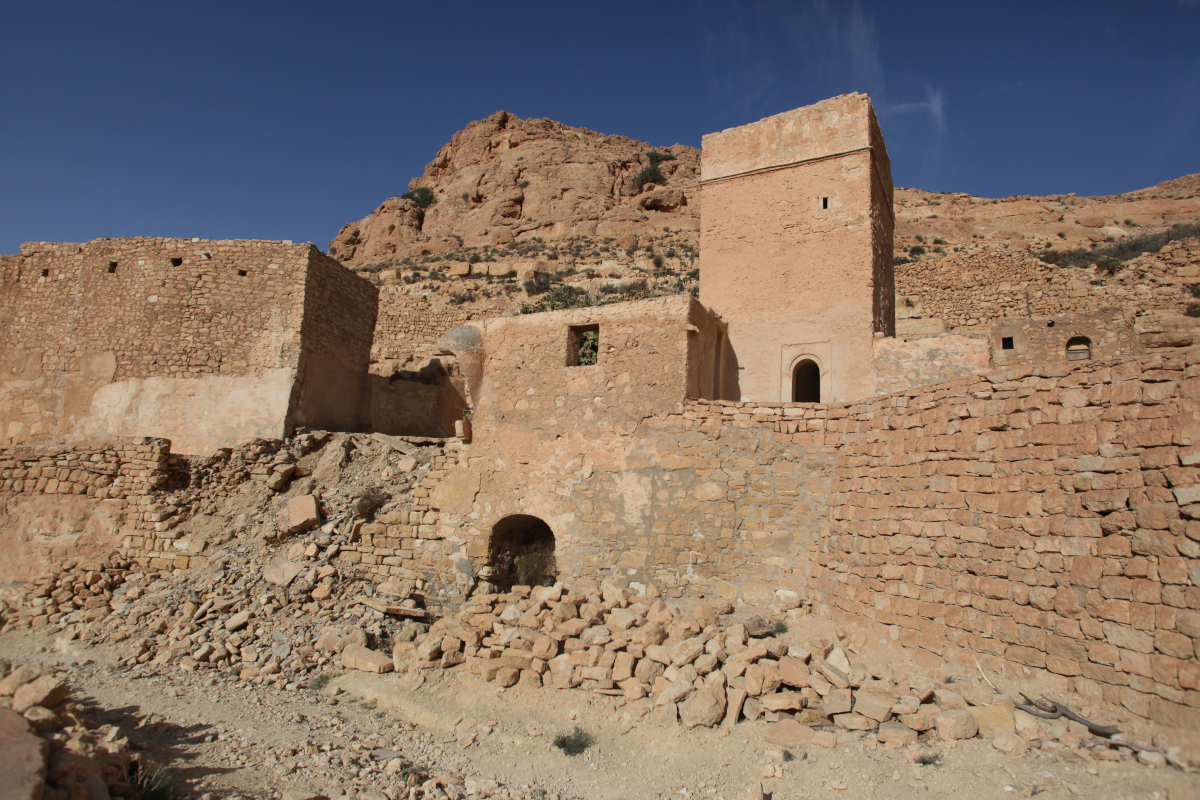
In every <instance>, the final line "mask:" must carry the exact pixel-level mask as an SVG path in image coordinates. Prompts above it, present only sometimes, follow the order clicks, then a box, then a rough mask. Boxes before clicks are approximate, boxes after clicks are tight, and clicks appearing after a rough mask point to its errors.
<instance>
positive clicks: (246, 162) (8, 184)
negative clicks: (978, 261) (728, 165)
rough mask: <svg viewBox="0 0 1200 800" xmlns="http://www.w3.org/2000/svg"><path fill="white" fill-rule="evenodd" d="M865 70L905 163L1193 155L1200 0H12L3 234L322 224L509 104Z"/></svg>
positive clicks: (1126, 181)
mask: <svg viewBox="0 0 1200 800" xmlns="http://www.w3.org/2000/svg"><path fill="white" fill-rule="evenodd" d="M851 91H865V92H867V93H869V94H870V95H871V97H872V99H873V100H874V102H875V105H876V108H877V110H878V112H879V115H880V118H881V121H882V124H883V129H884V135H885V136H886V138H887V143H888V150H889V153H890V155H891V159H892V168H893V173H894V177H895V182H896V185H898V186H912V187H918V188H923V189H931V190H942V191H964V192H970V193H972V194H976V195H983V196H989V197H1004V196H1008V195H1012V194H1050V193H1066V192H1078V193H1079V194H1081V195H1083V194H1111V193H1116V192H1122V191H1128V190H1132V189H1137V188H1142V187H1145V186H1149V185H1152V184H1154V183H1157V182H1159V181H1162V180H1167V179H1170V178H1176V177H1179V176H1181V175H1185V174H1188V173H1192V172H1198V171H1200V0H1141V1H1140V2H1106V1H1105V0H1089V1H1087V2H1085V1H1083V0H1079V1H1078V2H1076V1H1074V0H1056V1H1055V2H1045V1H1044V0H1043V1H1042V2H1023V1H1022V0H1009V1H1008V2H985V1H984V0H978V1H977V2H969V3H968V2H915V1H914V2H894V1H893V2H866V1H865V0H864V1H863V2H731V1H730V0H726V1H725V2H694V3H684V2H651V1H650V0H643V2H631V3H626V2H617V1H615V0H606V1H605V2H590V3H574V2H567V1H566V0H562V1H561V2H553V3H535V2H520V1H519V0H518V2H514V3H507V4H499V3H494V2H493V3H469V2H461V3H454V2H443V3H429V2H423V3H409V2H400V1H398V0H395V1H393V2H380V3H354V2H341V3H333V2H325V3H317V2H304V1H303V0H296V1H295V2H286V3H285V2H275V3H260V2H253V1H252V0H245V1H244V2H237V3H226V2H219V1H217V0H210V2H205V3H188V2H167V3H163V2H157V3H139V2H111V3H95V2H88V3H83V2H53V1H52V0H51V1H44V2H43V1H39V2H36V3H20V2H15V0H3V2H2V3H0V103H2V108H3V113H4V115H3V123H2V124H0V252H4V253H14V252H17V249H18V247H19V245H20V243H21V242H23V241H36V240H51V241H84V240H87V239H92V238H96V237H104V236H114V237H115V236H142V235H145V236H181V237H191V236H200V237H204V238H260V239H293V240H296V241H313V242H316V243H317V244H318V245H320V246H322V247H324V246H326V245H327V244H328V243H329V240H330V239H332V238H333V236H334V235H335V234H336V233H337V230H338V228H339V227H340V226H341V225H342V224H344V223H345V222H348V221H350V220H355V219H359V218H361V217H363V216H365V215H366V214H367V213H369V212H370V211H371V210H373V209H374V208H375V207H376V206H377V205H378V204H379V203H380V202H381V201H382V200H384V199H385V198H387V197H390V196H393V195H396V194H400V193H402V192H404V191H406V190H407V184H408V181H409V179H410V178H412V177H415V176H417V175H419V174H420V173H421V171H422V170H423V168H424V165H425V164H426V163H427V162H428V161H429V160H431V159H432V157H433V155H434V153H435V152H436V151H437V149H438V148H439V147H441V146H442V145H443V144H444V143H445V142H446V141H448V140H449V138H450V136H451V135H452V134H453V133H454V132H455V131H457V130H460V129H461V128H462V127H463V126H464V125H466V123H467V122H469V121H471V120H474V119H480V118H483V117H485V116H487V115H489V114H491V113H492V112H494V111H497V110H500V109H504V110H507V111H509V112H512V113H514V114H516V115H518V116H521V117H551V118H553V119H557V120H560V121H562V122H565V123H568V124H571V125H579V126H584V127H588V128H591V129H593V130H597V131H602V132H604V133H616V134H624V135H626V136H631V137H634V138H637V139H642V140H645V141H648V142H650V143H651V144H653V145H655V146H667V145H671V144H674V143H676V142H682V143H684V144H690V145H696V146H699V144H700V137H701V136H702V135H703V134H705V133H709V132H712V131H716V130H721V129H723V128H727V127H730V126H733V125H740V124H743V123H746V122H752V121H754V120H756V119H759V118H761V117H764V116H767V115H770V114H774V113H778V112H780V111H785V110H788V109H791V108H795V107H797V106H801V105H806V104H808V103H812V102H816V101H818V100H821V99H823V98H825V97H829V96H832V95H836V94H841V93H844V92H851Z"/></svg>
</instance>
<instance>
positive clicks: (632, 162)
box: [329, 111, 700, 268]
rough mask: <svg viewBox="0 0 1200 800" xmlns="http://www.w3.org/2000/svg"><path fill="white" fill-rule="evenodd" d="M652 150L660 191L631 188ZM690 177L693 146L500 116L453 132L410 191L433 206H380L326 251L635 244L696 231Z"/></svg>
mask: <svg viewBox="0 0 1200 800" xmlns="http://www.w3.org/2000/svg"><path fill="white" fill-rule="evenodd" d="M651 151H656V152H659V153H663V154H665V155H667V156H673V159H670V160H664V161H661V162H660V163H659V164H658V168H659V170H660V171H661V172H662V175H663V177H664V178H665V179H666V180H665V184H653V183H648V184H645V185H643V186H641V187H638V186H637V183H636V181H635V179H636V177H637V175H638V173H639V172H641V171H642V170H643V169H644V168H646V167H648V166H650V160H649V157H648V155H647V154H648V153H650V152H651ZM699 173H700V151H699V150H697V149H696V148H694V147H687V146H686V145H674V146H672V147H657V148H656V147H653V146H651V145H649V144H647V143H645V142H639V141H636V140H634V139H629V138H626V137H624V136H608V135H605V134H602V133H596V132H595V131H590V130H587V129H586V128H573V127H571V126H569V125H564V124H562V123H561V122H555V121H553V120H549V119H519V118H517V117H514V116H513V115H511V114H509V113H507V112H504V111H499V112H497V113H495V114H493V115H492V116H490V117H488V118H487V119H484V120H479V121H477V122H472V123H471V124H469V125H468V126H467V127H466V128H464V129H463V130H462V131H459V132H458V133H456V134H455V135H454V136H453V137H452V138H451V139H450V142H449V144H447V145H446V146H445V147H443V148H442V149H441V150H439V151H438V154H437V156H436V157H434V159H433V161H431V162H430V163H429V165H428V166H426V167H425V174H423V175H422V176H421V177H419V178H415V179H413V180H412V181H411V182H410V183H409V189H410V190H413V189H418V188H420V187H427V188H429V189H430V190H432V192H433V193H434V197H435V198H436V202H435V203H434V204H433V205H431V206H429V207H428V208H424V209H422V208H419V207H418V205H417V204H416V203H414V202H413V201H411V200H405V199H401V198H397V197H393V198H391V199H389V200H386V201H385V202H384V203H383V204H382V205H381V206H380V207H379V208H378V209H376V210H375V211H374V212H373V213H371V214H370V215H368V216H367V217H365V218H364V219H362V220H359V221H358V222H351V223H349V224H347V225H346V226H344V227H343V228H342V230H341V231H340V232H339V233H338V235H337V238H335V239H334V240H333V242H332V243H331V244H330V246H329V252H330V255H332V256H334V257H335V258H337V259H339V260H340V261H341V262H342V263H343V264H346V265H347V266H350V267H352V268H353V267H362V266H368V265H374V264H379V263H386V262H399V261H402V260H403V259H404V258H407V257H412V256H420V255H426V254H430V253H440V252H447V251H450V250H455V249H458V248H459V247H460V246H466V247H483V246H486V245H492V246H503V245H507V244H510V243H512V242H514V241H522V240H529V239H532V238H533V237H539V238H541V239H545V240H559V239H567V238H571V237H596V238H601V239H603V238H606V237H611V238H613V239H618V238H621V239H630V240H631V241H636V240H637V238H638V237H639V236H641V235H644V234H648V233H655V232H662V231H663V230H664V229H665V228H666V229H671V230H674V231H680V230H683V231H697V230H698V229H699V215H700V207H699V193H698V192H697V182H698V180H699Z"/></svg>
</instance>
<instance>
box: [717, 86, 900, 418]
mask: <svg viewBox="0 0 1200 800" xmlns="http://www.w3.org/2000/svg"><path fill="white" fill-rule="evenodd" d="M703 146H704V149H703V152H702V155H701V173H700V179H701V192H702V195H701V196H702V204H701V208H702V211H701V216H700V227H701V232H700V300H701V302H703V303H704V304H705V305H706V306H708V307H709V308H710V309H712V310H713V311H715V312H717V313H718V314H720V315H721V317H722V318H723V319H724V321H725V322H726V323H727V324H728V335H729V341H728V347H729V350H731V351H732V354H733V356H734V359H735V364H729V363H728V359H727V361H726V367H725V369H724V370H723V376H722V380H721V383H722V387H721V396H722V397H723V398H725V399H741V400H753V401H761V402H791V401H809V402H817V401H819V402H823V403H832V402H844V401H852V400H860V399H863V398H865V397H871V396H872V395H874V394H875V372H874V368H873V366H872V351H873V347H874V345H873V342H874V339H875V337H876V336H893V335H895V328H896V321H895V318H896V315H895V308H894V304H895V299H894V298H895V286H894V279H893V275H892V231H893V225H894V217H893V208H892V171H891V166H890V163H889V161H888V154H887V148H886V147H885V146H884V142H883V134H882V132H881V131H880V129H879V122H878V120H876V118H875V111H874V109H873V108H872V107H871V100H870V98H868V97H867V96H866V95H864V94H847V95H842V96H840V97H834V98H830V99H829V100H824V101H822V102H820V103H817V104H815V105H811V106H805V107H804V108H798V109H796V110H794V111H788V112H785V113H783V114H777V115H776V116H773V117H767V118H766V119H763V120H759V121H758V122H754V123H751V124H749V125H743V126H741V127H738V128H730V129H729V130H725V131H721V132H720V133H711V134H709V135H707V136H705V137H704V143H703ZM735 365H736V370H735V369H730V367H732V366H735Z"/></svg>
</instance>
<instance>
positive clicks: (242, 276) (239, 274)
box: [238, 269, 246, 278]
mask: <svg viewBox="0 0 1200 800" xmlns="http://www.w3.org/2000/svg"><path fill="white" fill-rule="evenodd" d="M238 277H240V278H244V277H246V270H244V269H239V270H238Z"/></svg>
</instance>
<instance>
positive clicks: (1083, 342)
mask: <svg viewBox="0 0 1200 800" xmlns="http://www.w3.org/2000/svg"><path fill="white" fill-rule="evenodd" d="M1091 357H1092V340H1091V339H1089V338H1087V337H1086V336H1076V337H1074V338H1072V339H1071V340H1070V341H1068V342H1067V361H1087V360H1088V359H1090V358H1091Z"/></svg>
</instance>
